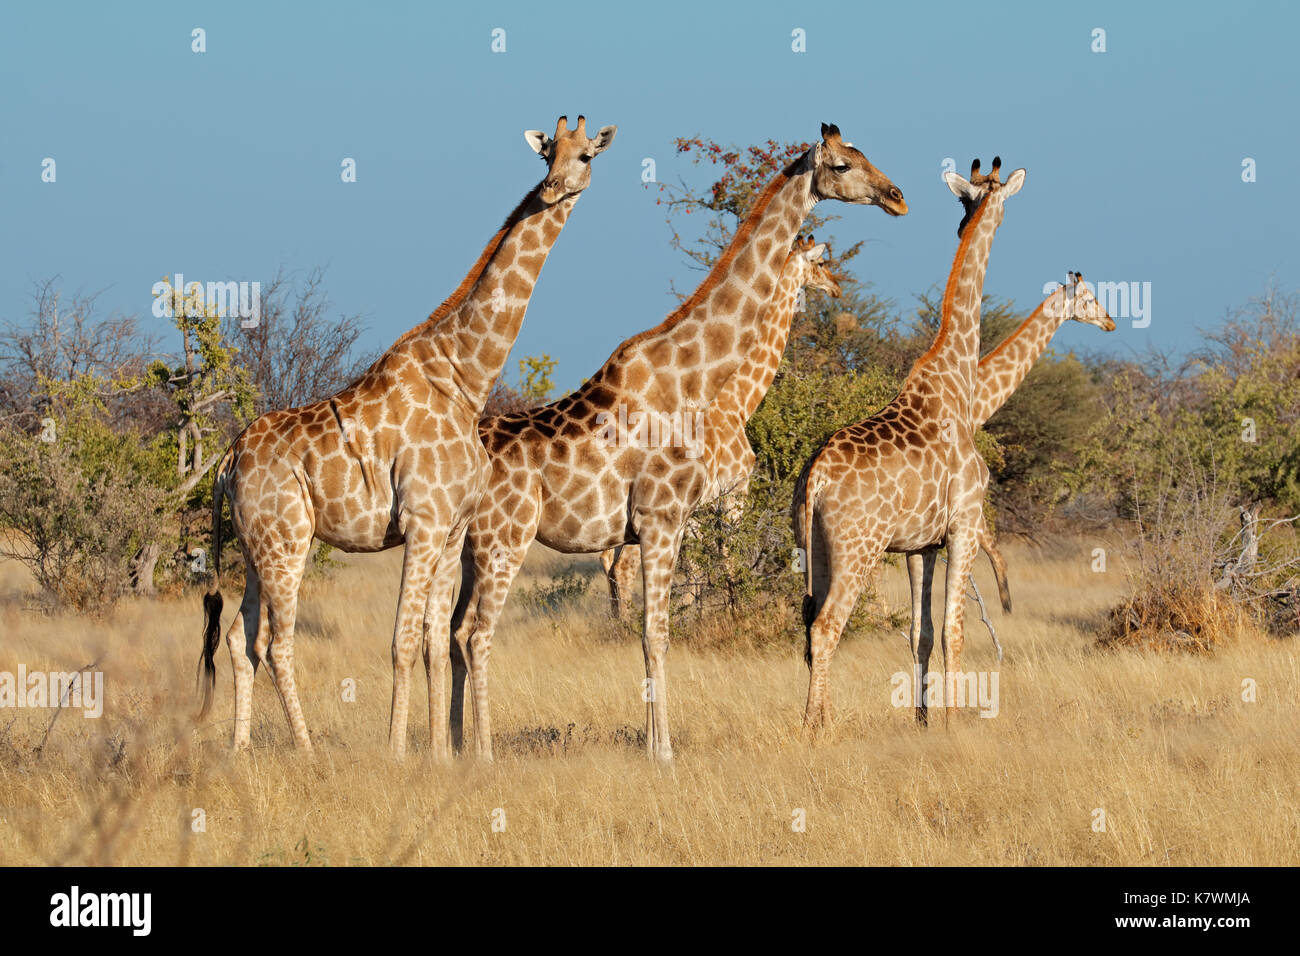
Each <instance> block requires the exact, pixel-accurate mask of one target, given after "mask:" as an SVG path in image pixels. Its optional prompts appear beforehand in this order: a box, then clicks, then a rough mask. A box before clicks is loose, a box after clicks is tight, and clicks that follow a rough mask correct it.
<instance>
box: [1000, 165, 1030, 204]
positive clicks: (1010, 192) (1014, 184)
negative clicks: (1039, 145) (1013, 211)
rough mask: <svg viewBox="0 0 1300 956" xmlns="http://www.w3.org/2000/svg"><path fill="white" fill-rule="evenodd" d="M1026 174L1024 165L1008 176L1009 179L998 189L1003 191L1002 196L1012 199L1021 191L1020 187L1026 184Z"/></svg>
mask: <svg viewBox="0 0 1300 956" xmlns="http://www.w3.org/2000/svg"><path fill="white" fill-rule="evenodd" d="M1026 175H1027V174H1026V172H1025V170H1024V167H1023V166H1022V167H1021V168H1020V169H1017V170H1016V171H1015V172H1014V173H1012V174H1011V175H1010V176H1008V177H1007V181H1006V182H1005V183H1004V184H1003V186H1002V188H1001V189H1000V190H998V191H999V192H1000V193H1002V198H1003V199H1010V198H1011V197H1012V196H1014V195H1015V194H1016V193H1018V192H1020V187H1021V186H1023V185H1024V184H1025V176H1026Z"/></svg>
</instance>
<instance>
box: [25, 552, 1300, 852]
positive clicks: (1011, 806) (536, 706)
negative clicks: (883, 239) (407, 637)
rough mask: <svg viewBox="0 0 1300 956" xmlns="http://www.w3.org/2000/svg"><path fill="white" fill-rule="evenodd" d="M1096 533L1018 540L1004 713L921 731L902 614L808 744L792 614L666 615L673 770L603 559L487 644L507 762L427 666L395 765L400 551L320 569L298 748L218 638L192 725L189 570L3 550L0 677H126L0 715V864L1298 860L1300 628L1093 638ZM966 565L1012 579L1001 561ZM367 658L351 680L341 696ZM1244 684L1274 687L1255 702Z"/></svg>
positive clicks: (979, 647) (520, 586) (854, 668)
mask: <svg viewBox="0 0 1300 956" xmlns="http://www.w3.org/2000/svg"><path fill="white" fill-rule="evenodd" d="M1091 547H1092V544H1091V543H1084V542H1082V541H1074V542H1072V543H1068V544H1066V543H1061V544H1058V545H1056V546H1055V547H1054V548H1051V549H1047V550H1044V549H1043V548H1039V547H1031V546H1028V545H1013V544H1009V545H1007V547H1006V552H1007V557H1008V560H1009V561H1010V563H1011V584H1012V593H1013V597H1014V600H1015V613H1014V614H1012V615H1004V614H1002V613H1001V611H1000V610H999V609H998V608H996V606H995V607H993V608H992V609H991V610H990V614H991V616H992V618H993V620H994V622H995V624H996V625H997V627H998V629H999V635H1000V637H1001V639H1002V642H1003V645H1004V646H1005V648H1006V650H1007V658H1006V660H1005V661H1004V662H1003V663H1002V664H1001V665H998V664H997V662H996V660H995V657H994V653H993V649H992V646H991V643H990V641H989V638H988V635H987V632H986V631H985V630H984V628H983V626H982V625H981V624H980V623H979V617H978V613H977V611H976V608H975V607H974V605H973V604H972V605H970V606H969V608H968V618H967V620H968V632H967V641H966V648H967V649H966V653H965V656H964V660H963V666H964V669H966V670H977V671H978V670H983V671H989V670H997V671H998V672H999V674H1000V684H999V690H1000V713H999V714H998V716H997V717H996V718H993V719H980V718H978V717H976V716H975V714H974V712H970V713H965V714H963V715H962V719H960V720H958V721H957V722H956V725H955V726H954V727H952V728H949V729H948V730H944V729H943V727H942V721H941V720H933V721H932V726H931V728H930V729H928V730H918V729H917V728H916V726H915V725H914V722H913V719H912V715H911V712H910V711H909V710H908V709H906V708H896V707H894V706H893V705H892V703H891V694H892V686H891V683H890V681H891V675H893V674H895V673H898V672H900V671H901V672H905V671H907V669H908V666H909V655H908V651H907V647H906V644H905V642H904V639H903V638H902V636H901V635H900V634H899V633H898V632H896V631H871V632H863V633H857V634H852V635H850V636H849V637H848V638H846V639H845V641H844V642H843V643H842V644H841V645H840V648H839V651H838V653H837V655H836V659H835V662H834V665H833V668H832V681H833V695H834V702H835V714H836V720H835V724H834V727H833V729H832V730H831V731H830V732H829V734H827V735H826V736H825V737H824V738H823V739H821V740H819V741H817V742H815V743H813V744H809V743H808V742H806V741H804V740H803V739H802V738H801V736H800V732H799V727H800V718H801V714H802V706H803V701H804V695H805V693H806V689H807V685H806V679H807V671H806V669H805V667H804V664H803V661H802V633H801V631H800V630H799V628H797V627H796V626H795V621H794V616H793V612H791V614H790V627H789V628H788V629H787V630H788V641H786V642H782V643H778V644H766V645H759V646H755V645H754V643H753V642H752V641H750V640H747V639H746V638H745V637H744V636H743V634H745V633H749V632H750V628H748V627H746V626H743V625H741V626H739V627H738V630H739V631H740V632H741V634H740V635H736V636H733V637H730V638H729V637H728V629H727V628H726V627H722V626H718V625H714V626H713V627H711V628H708V629H702V630H701V633H706V634H708V635H711V638H710V639H709V640H707V641H705V640H703V639H701V640H700V641H697V642H695V643H692V642H690V641H688V640H687V639H685V638H681V639H677V640H675V641H674V644H673V647H672V650H671V652H670V655H669V671H668V673H669V683H670V688H669V690H670V694H671V700H670V718H671V722H672V728H673V733H674V738H673V743H674V749H675V752H676V759H675V761H674V762H673V764H672V765H671V766H669V767H660V766H656V765H652V764H651V763H649V762H648V761H647V760H646V759H645V757H644V755H643V751H642V749H641V746H640V744H639V743H638V735H639V734H640V732H641V727H642V721H643V718H644V704H643V703H642V701H641V696H640V694H641V680H642V677H643V671H642V663H641V650H640V641H639V636H638V635H637V634H636V633H634V632H633V631H629V630H625V629H622V628H620V627H619V625H617V624H615V623H613V622H612V621H611V620H610V619H609V617H608V615H607V613H606V599H605V592H604V589H603V586H601V584H600V582H599V581H598V580H596V575H597V571H598V568H597V565H596V562H595V560H594V559H593V558H586V557H583V558H571V557H567V556H563V555H556V554H552V553H549V552H544V551H542V550H541V549H535V551H534V553H533V554H532V555H531V556H530V560H529V563H528V565H527V566H526V568H525V571H524V573H523V574H522V575H521V576H520V579H519V581H518V582H517V583H516V585H515V589H514V592H513V594H512V596H511V599H510V603H509V605H508V608H507V611H506V614H505V617H504V620H503V622H502V625H501V627H500V629H499V631H498V634H497V637H496V641H495V646H494V651H493V655H492V668H491V685H492V705H493V730H494V735H495V746H496V755H497V760H496V762H495V763H494V764H491V765H484V764H481V763H478V762H476V761H474V760H472V759H469V758H465V757H461V758H457V759H455V760H454V761H453V762H452V763H450V764H448V765H438V764H435V763H433V762H431V761H430V759H429V756H428V744H427V741H428V727H427V723H426V717H425V712H424V707H423V698H424V681H423V676H422V675H420V676H419V677H418V678H417V680H416V682H415V684H414V686H413V690H414V691H415V693H414V695H413V696H414V697H415V699H416V701H418V705H417V706H416V707H414V708H413V720H412V752H411V753H410V754H409V755H408V757H407V759H406V760H405V762H403V763H401V764H395V763H394V762H393V761H392V760H391V759H390V757H389V755H388V750H387V722H388V708H389V697H390V692H391V669H390V663H389V642H390V639H391V629H392V622H393V614H394V610H395V606H396V597H397V582H398V574H399V568H400V553H399V552H389V553H387V554H383V555H377V556H374V555H371V556H358V557H347V558H344V562H345V563H344V566H343V567H342V568H341V569H339V570H338V571H336V572H334V574H333V575H332V576H331V577H328V578H325V579H315V580H309V581H308V582H307V583H306V584H305V585H304V588H303V594H302V599H301V602H300V617H299V629H298V641H297V645H296V647H297V674H298V685H299V690H300V693H301V696H302V699H303V703H304V708H305V711H306V716H307V720H308V725H309V727H310V728H311V730H312V733H313V737H314V741H315V744H316V749H315V752H314V753H313V754H312V755H310V756H304V755H301V754H298V753H295V752H294V750H293V749H292V746H291V743H290V739H289V734H288V729H287V726H286V724H285V720H284V717H283V714H282V711H281V709H280V706H279V703H278V701H277V699H276V697H275V694H274V691H273V689H272V688H271V685H270V682H269V680H268V678H267V676H266V675H265V673H259V674H258V678H257V682H256V694H255V699H254V724H253V748H252V750H251V752H249V753H246V754H242V755H232V754H230V753H229V752H228V749H227V747H228V738H229V733H230V724H229V717H230V707H231V673H230V662H229V656H228V653H227V651H226V649H225V644H224V642H223V643H222V646H221V648H220V649H219V651H218V657H217V660H218V685H217V686H218V695H217V700H216V704H215V706H214V709H213V712H212V715H211V716H210V718H209V720H208V721H207V722H206V723H205V724H203V725H201V726H196V725H195V724H193V722H192V717H191V715H192V713H193V711H194V700H195V698H194V669H195V663H196V660H197V657H198V652H199V640H200V633H199V632H200V626H201V612H200V604H199V598H198V594H197V592H194V593H192V594H191V595H190V596H189V597H185V598H160V599H157V600H153V601H147V600H136V599H129V600H127V601H124V602H123V603H122V604H121V605H120V606H119V607H118V609H117V610H116V611H115V612H114V613H113V615H112V616H111V617H109V618H108V619H106V620H96V619H93V618H88V617H80V616H74V615H70V614H69V615H49V614H45V613H43V612H41V611H40V610H37V609H36V607H35V605H36V597H37V595H36V590H35V586H34V585H33V584H32V582H31V581H30V579H29V578H28V576H27V573H26V572H25V571H24V570H23V569H22V568H21V567H20V566H18V565H17V564H16V563H15V562H12V561H8V562H4V563H2V564H0V634H3V635H4V637H3V642H2V646H0V671H9V672H16V670H17V668H18V665H19V664H20V663H21V664H23V665H25V666H26V668H27V669H28V671H33V670H45V671H67V670H73V669H78V668H81V667H84V666H85V665H87V664H89V663H90V662H92V661H96V660H101V663H100V665H99V668H100V669H102V670H103V671H104V674H105V678H104V680H105V690H106V697H107V702H106V705H105V710H104V715H103V717H102V718H100V719H97V720H95V719H86V718H84V717H83V716H82V715H81V713H80V712H79V711H76V710H66V711H64V712H63V713H62V714H61V715H60V716H59V717H58V718H57V720H54V721H53V726H52V727H51V720H52V718H53V717H54V714H55V712H54V711H52V710H29V709H16V710H0V864H56V863H68V864H142V865H155V864H157V865H165V864H178V863H179V864H222V865H226V864H233V865H249V864H270V865H281V864H293V865H305V864H312V865H316V864H330V865H340V864H397V863H409V864H425V865H429V864H435V865H436V864H607V865H609V864H612V865H636V864H700V863H704V864H709V863H711V864H769V863H775V864H907V865H918V864H921V865H935V864H957V865H961V864H1030V865H1094V864H1119V865H1168V864H1182V865H1225V864H1243V865H1270V864H1295V863H1296V862H1297V861H1300V778H1298V777H1297V775H1296V774H1295V772H1294V768H1295V767H1296V766H1297V765H1300V739H1298V738H1297V734H1296V727H1297V725H1298V723H1300V722H1298V721H1297V717H1298V716H1300V714H1298V713H1297V711H1298V709H1300V707H1298V705H1297V699H1296V695H1295V692H1294V688H1295V687H1296V686H1297V685H1300V665H1298V664H1297V657H1296V654H1295V647H1294V644H1293V642H1290V641H1285V640H1275V639H1270V638H1266V637H1263V636H1260V635H1254V634H1246V635H1243V636H1241V637H1239V638H1238V639H1237V640H1236V641H1234V642H1233V643H1231V644H1229V645H1227V646H1225V647H1222V648H1219V649H1217V650H1216V651H1215V652H1214V653H1213V654H1212V655H1167V654H1166V655H1159V654H1153V653H1149V652H1143V651H1138V650H1131V649H1119V650H1103V649H1099V648H1098V647H1097V646H1096V643H1095V639H1096V635H1097V634H1098V633H1099V632H1100V629H1101V627H1102V621H1103V617H1104V614H1105V611H1106V610H1107V609H1108V608H1109V607H1111V606H1112V605H1113V604H1114V603H1115V602H1116V601H1117V599H1118V598H1119V597H1120V595H1121V594H1122V592H1123V589H1124V581H1123V574H1122V571H1121V570H1120V568H1119V567H1118V565H1119V564H1120V563H1121V561H1120V559H1119V558H1117V557H1115V556H1114V555H1112V557H1111V570H1110V571H1108V572H1107V573H1100V574H1099V573H1094V572H1093V571H1092V569H1091V560H1092V559H1091V556H1090V549H1091ZM575 569H576V570H577V571H579V572H581V573H582V574H584V575H586V576H587V577H589V578H590V579H591V581H590V584H589V585H588V587H587V589H586V592H585V594H582V595H580V596H579V597H578V598H577V599H576V600H572V601H569V602H567V603H566V602H561V603H560V605H559V607H558V609H552V610H548V609H546V607H544V606H543V604H544V603H545V602H539V601H538V600H536V599H535V598H536V596H537V595H538V594H540V593H543V592H544V591H545V589H546V588H547V587H548V586H549V582H550V581H551V579H552V578H553V577H554V576H557V575H561V574H563V573H564V572H565V571H570V572H572V571H574V570H575ZM941 569H942V566H941ZM977 577H978V580H979V583H980V586H981V588H982V590H983V593H984V594H985V595H986V596H987V595H992V594H995V593H996V592H995V590H994V588H993V583H992V580H991V577H990V575H989V573H988V570H987V566H986V565H985V564H984V563H983V562H981V564H980V566H979V568H978V569H977ZM231 590H232V589H231V588H230V587H229V585H227V589H226V591H227V596H226V601H227V615H226V621H227V623H228V621H229V617H230V611H231V609H232V608H233V606H234V605H235V604H236V603H237V599H238V596H237V593H231ZM940 590H941V589H940ZM884 593H885V596H886V599H887V600H888V602H889V603H890V604H891V606H895V607H899V608H901V607H903V606H904V602H905V596H906V576H905V574H904V573H903V571H902V570H901V569H898V568H891V569H889V570H888V571H887V573H886V578H885V586H884ZM530 594H532V595H533V596H534V599H533V600H530V599H529V595H530ZM936 603H937V602H936ZM348 678H351V679H353V680H355V682H356V701H355V702H346V701H345V700H344V699H343V696H344V695H343V693H342V688H343V685H344V681H345V680H346V679H348ZM1247 678H1249V679H1252V680H1253V681H1254V682H1255V685H1256V687H1257V700H1256V701H1255V702H1247V701H1244V700H1243V693H1242V687H1243V680H1245V679H1247ZM936 716H937V715H936ZM42 741H44V743H43V744H42ZM196 810H201V811H202V816H201V819H202V823H203V827H202V828H201V832H195V829H196V827H195V820H196V819H199V816H198V815H197V814H196V812H195V811H196ZM799 810H802V811H804V814H805V815H806V827H805V828H804V830H803V832H798V831H797V830H796V829H795V828H794V827H793V826H792V824H793V823H794V822H795V821H796V819H797V818H798V815H797V811H799ZM1098 810H1104V812H1105V829H1104V832H1102V831H1099V830H1098V829H1096V828H1095V825H1096V822H1097V821H1098V819H1099V817H1098V814H1097V811H1098ZM494 823H495V824H496V827H495V828H494ZM502 824H504V826H503V827H502Z"/></svg>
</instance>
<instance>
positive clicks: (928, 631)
mask: <svg viewBox="0 0 1300 956" xmlns="http://www.w3.org/2000/svg"><path fill="white" fill-rule="evenodd" d="M937 557H938V552H937V551H936V550H935V549H933V548H930V549H927V550H925V551H912V552H909V553H908V555H907V579H908V583H909V584H910V585H911V592H912V630H911V634H910V635H909V643H910V644H911V648H912V704H913V707H914V708H915V713H916V722H917V723H918V724H920V725H921V726H923V727H924V726H926V724H928V723H929V719H930V718H929V708H928V701H927V700H926V696H925V691H926V676H927V673H928V671H929V669H930V651H931V650H933V649H934V618H933V615H932V614H931V611H930V599H931V594H932V593H933V588H934V564H935V559H936V558H937Z"/></svg>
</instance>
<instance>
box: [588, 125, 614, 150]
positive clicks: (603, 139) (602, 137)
mask: <svg viewBox="0 0 1300 956" xmlns="http://www.w3.org/2000/svg"><path fill="white" fill-rule="evenodd" d="M617 132H618V127H617V126H602V127H601V128H600V132H599V133H597V134H596V138H595V139H593V140H592V141H591V143H592V146H591V148H592V149H593V150H594V151H595V152H597V153H603V152H604V151H605V150H607V149H609V144H610V143H612V142H614V134H615V133H617Z"/></svg>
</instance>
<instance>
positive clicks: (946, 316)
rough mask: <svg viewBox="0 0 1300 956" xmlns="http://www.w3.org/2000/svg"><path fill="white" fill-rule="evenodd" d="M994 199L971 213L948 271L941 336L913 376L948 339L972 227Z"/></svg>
mask: <svg viewBox="0 0 1300 956" xmlns="http://www.w3.org/2000/svg"><path fill="white" fill-rule="evenodd" d="M992 197H993V194H992V193H988V194H987V195H986V196H985V197H984V198H983V199H982V200H981V201H980V204H979V208H978V209H976V210H975V211H974V212H973V213H971V215H970V217H969V219H968V220H967V222H966V231H965V232H964V233H963V234H962V237H961V243H960V244H958V246H957V254H956V255H955V256H953V259H952V268H951V269H950V270H949V271H948V282H947V284H946V285H945V286H944V289H943V304H942V305H941V306H940V309H939V334H938V335H936V336H935V337H934V342H933V343H931V345H930V347H929V348H928V349H926V352H925V354H924V355H922V356H921V357H920V358H919V359H917V360H916V362H915V364H913V366H912V373H913V374H914V373H915V372H916V370H917V369H918V368H920V367H921V366H922V365H923V364H925V363H926V362H928V361H929V360H930V359H932V358H934V356H935V355H937V354H938V352H939V349H940V348H942V347H943V343H944V340H945V339H946V338H947V337H948V331H949V329H950V327H951V325H952V301H953V299H954V298H955V297H956V295H957V273H958V272H959V271H960V270H961V266H962V263H964V262H965V261H966V250H967V249H968V248H969V247H970V244H971V240H972V239H973V238H974V236H975V230H974V229H972V228H971V227H972V226H975V225H977V224H978V223H979V221H980V220H981V219H982V218H984V213H985V212H986V211H987V210H988V207H989V200H990V199H991V198H992ZM907 377H908V380H909V381H910V380H911V378H912V375H911V374H909V375H908V376H907Z"/></svg>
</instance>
